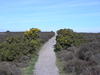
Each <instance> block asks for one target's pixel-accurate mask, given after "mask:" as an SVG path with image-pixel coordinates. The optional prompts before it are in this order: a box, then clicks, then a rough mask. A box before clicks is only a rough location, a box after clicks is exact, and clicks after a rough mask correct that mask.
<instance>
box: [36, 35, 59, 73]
mask: <svg viewBox="0 0 100 75" xmlns="http://www.w3.org/2000/svg"><path fill="white" fill-rule="evenodd" d="M55 38H56V37H55V36H54V37H53V38H51V39H50V40H49V41H48V42H47V43H45V44H44V46H43V47H42V48H41V50H40V52H39V58H38V61H37V63H36V65H35V72H34V75H59V70H58V68H57V66H56V55H55V52H54V45H55V44H56V40H55Z"/></svg>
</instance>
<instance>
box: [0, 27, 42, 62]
mask: <svg viewBox="0 0 100 75" xmlns="http://www.w3.org/2000/svg"><path fill="white" fill-rule="evenodd" d="M30 31H33V32H32V33H31V36H30V35H29V36H28V37H29V38H26V34H25V36H24V37H23V38H19V37H9V38H7V39H6V41H4V42H2V43H0V60H1V61H14V60H18V59H20V58H21V57H22V56H24V55H26V56H27V55H28V56H29V55H30V56H31V55H32V54H36V52H37V50H38V49H39V47H40V45H41V40H40V39H39V38H37V37H38V33H37V32H38V31H39V29H31V30H30ZM26 33H27V32H26ZM32 35H34V36H32ZM33 37H34V38H33Z"/></svg>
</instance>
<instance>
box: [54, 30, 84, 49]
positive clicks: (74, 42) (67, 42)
mask: <svg viewBox="0 0 100 75" xmlns="http://www.w3.org/2000/svg"><path fill="white" fill-rule="evenodd" d="M57 34H58V35H57V37H56V41H57V44H56V45H55V51H60V50H61V49H67V48H68V47H71V46H79V45H80V44H82V43H83V42H84V39H83V37H82V36H81V35H80V34H78V33H76V32H74V31H73V30H72V29H60V30H58V31H57Z"/></svg>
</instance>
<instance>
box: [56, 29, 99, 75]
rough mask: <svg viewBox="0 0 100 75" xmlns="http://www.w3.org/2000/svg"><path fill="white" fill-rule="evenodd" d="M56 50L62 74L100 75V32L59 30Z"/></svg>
mask: <svg viewBox="0 0 100 75" xmlns="http://www.w3.org/2000/svg"><path fill="white" fill-rule="evenodd" d="M57 34H58V35H57V38H56V41H57V43H56V45H55V52H56V54H57V57H58V61H57V62H58V66H59V70H60V73H61V75H100V33H77V32H74V31H73V30H72V29H60V30H58V31H57Z"/></svg>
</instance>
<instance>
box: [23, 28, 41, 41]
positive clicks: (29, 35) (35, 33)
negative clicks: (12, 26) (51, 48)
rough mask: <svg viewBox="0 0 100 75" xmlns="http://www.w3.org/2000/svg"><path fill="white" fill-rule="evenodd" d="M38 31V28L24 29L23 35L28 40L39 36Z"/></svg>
mask: <svg viewBox="0 0 100 75" xmlns="http://www.w3.org/2000/svg"><path fill="white" fill-rule="evenodd" d="M39 32H40V29H37V28H32V29H30V30H29V31H26V32H25V33H24V35H25V37H26V38H27V39H29V40H32V39H37V38H39V34H38V33H39Z"/></svg>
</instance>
